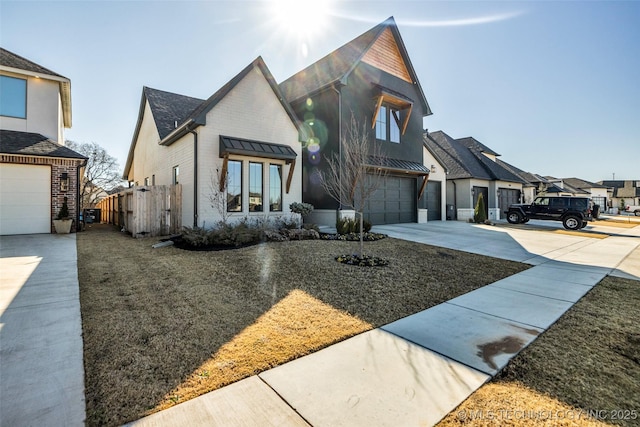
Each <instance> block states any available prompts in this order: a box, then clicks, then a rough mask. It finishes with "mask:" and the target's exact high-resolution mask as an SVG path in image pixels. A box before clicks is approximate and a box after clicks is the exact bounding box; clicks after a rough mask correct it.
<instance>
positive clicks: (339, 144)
mask: <svg viewBox="0 0 640 427" xmlns="http://www.w3.org/2000/svg"><path fill="white" fill-rule="evenodd" d="M331 89H333V90H335V91H336V93H337V94H338V156H339V157H338V158H339V159H340V166H339V171H340V175H342V92H341V91H339V90H338V89H336V87H335V85H332V86H331ZM340 181H341V182H342V176H340ZM341 210H342V191H340V200H339V201H338V211H341ZM338 215H339V214H338ZM337 219H338V218H336V220H337Z"/></svg>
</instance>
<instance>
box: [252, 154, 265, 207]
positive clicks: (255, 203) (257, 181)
mask: <svg viewBox="0 0 640 427" xmlns="http://www.w3.org/2000/svg"><path fill="white" fill-rule="evenodd" d="M262 193H263V189H262V163H253V162H250V163H249V212H262V210H263V208H262Z"/></svg>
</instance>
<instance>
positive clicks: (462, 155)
mask: <svg viewBox="0 0 640 427" xmlns="http://www.w3.org/2000/svg"><path fill="white" fill-rule="evenodd" d="M424 144H425V145H426V146H427V148H428V149H429V150H430V151H431V152H433V153H435V154H436V155H437V156H438V157H439V158H440V159H442V161H443V162H444V166H445V167H446V168H447V170H448V171H449V175H448V176H447V179H465V178H477V179H484V180H489V181H493V180H500V181H508V182H519V183H526V181H525V180H524V179H523V178H521V177H520V176H518V175H517V174H516V173H514V172H512V171H511V170H509V169H508V168H506V167H505V166H504V165H503V164H501V163H499V162H497V161H493V160H491V159H490V158H488V157H487V156H486V155H484V154H483V152H486V153H489V154H491V155H496V154H495V152H494V151H493V150H491V149H490V148H488V147H487V146H486V145H484V144H482V143H480V142H478V141H477V140H475V139H473V138H464V140H458V139H453V138H452V137H450V136H449V135H447V134H446V133H444V132H443V131H436V132H429V133H426V134H425V135H424Z"/></svg>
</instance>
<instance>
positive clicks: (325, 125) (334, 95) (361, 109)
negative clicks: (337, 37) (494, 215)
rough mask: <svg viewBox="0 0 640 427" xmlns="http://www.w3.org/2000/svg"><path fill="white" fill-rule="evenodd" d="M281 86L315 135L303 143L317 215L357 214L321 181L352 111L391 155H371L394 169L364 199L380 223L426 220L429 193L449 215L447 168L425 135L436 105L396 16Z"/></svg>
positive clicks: (307, 187)
mask: <svg viewBox="0 0 640 427" xmlns="http://www.w3.org/2000/svg"><path fill="white" fill-rule="evenodd" d="M280 88H281V90H282V92H283V94H284V95H285V97H286V99H287V101H288V102H289V103H290V104H291V106H292V108H293V110H294V111H295V112H296V114H297V116H298V117H299V119H300V120H303V121H304V127H305V128H306V129H307V130H308V135H307V136H310V138H309V139H307V140H306V141H305V144H304V147H303V155H302V163H303V166H304V171H303V184H302V191H303V200H304V201H305V202H308V203H311V204H313V205H314V206H315V210H314V212H313V214H312V218H311V221H312V222H315V223H318V224H326V225H333V224H335V221H336V218H337V217H340V216H341V215H344V216H351V215H353V211H348V210H347V209H345V207H344V206H341V204H340V203H339V202H338V201H336V200H335V199H333V198H332V197H330V195H329V194H328V193H326V192H325V191H324V190H323V188H322V185H321V176H322V174H326V173H327V172H328V159H330V158H332V157H333V156H334V153H338V155H340V153H341V150H342V149H343V144H347V143H348V138H345V135H346V134H347V132H348V131H349V127H350V126H351V121H352V118H354V119H355V121H356V124H357V127H358V128H359V129H363V128H364V129H365V131H366V133H367V134H368V137H369V138H370V140H371V146H372V147H373V146H377V147H378V148H379V149H380V151H382V153H383V154H384V160H383V161H380V159H379V158H373V157H370V158H369V159H368V163H369V164H368V165H367V166H368V167H370V168H371V169H378V168H381V169H385V170H386V171H387V173H386V176H385V177H384V179H383V182H382V183H381V185H380V188H379V189H378V190H377V191H376V192H375V193H374V194H373V195H372V196H371V198H370V199H369V200H368V203H367V204H366V206H364V216H365V218H367V219H368V220H369V221H371V222H372V223H373V224H385V223H401V222H424V221H426V220H427V218H428V216H429V213H428V207H429V205H428V204H427V197H425V194H427V193H428V194H430V196H431V199H432V200H436V201H437V203H434V204H432V206H433V207H432V209H431V210H432V211H433V212H432V215H433V217H434V218H436V219H440V218H441V217H442V212H441V211H442V210H443V207H444V203H442V200H444V199H443V197H444V196H443V192H442V190H441V188H442V187H444V184H443V183H444V181H445V175H444V168H443V167H442V166H441V165H435V164H434V162H436V160H435V159H433V158H432V157H430V158H429V159H425V156H426V155H427V153H426V152H425V147H424V145H423V137H422V134H423V132H424V131H423V118H424V117H425V116H428V115H430V114H431V109H430V108H429V104H428V103H427V100H426V98H425V95H424V93H423V90H422V87H421V86H420V83H419V81H418V76H417V74H416V72H415V70H414V68H413V66H412V65H411V61H410V59H409V55H408V53H407V50H406V47H405V45H404V43H403V41H402V37H401V36H400V32H399V31H398V27H397V26H396V23H395V21H394V19H393V18H389V19H387V20H386V21H384V22H382V23H381V24H379V25H377V26H375V27H373V28H372V29H370V30H369V31H367V32H365V33H364V34H362V35H360V36H359V37H357V38H355V39H353V40H352V41H350V42H348V43H347V44H345V45H344V46H342V47H340V48H338V49H336V50H335V51H333V52H331V53H330V54H328V55H327V56H325V57H323V58H322V59H320V60H319V61H317V62H315V63H314V64H311V65H310V66H308V67H307V68H305V69H304V70H302V71H300V72H298V73H296V74H294V75H293V76H291V77H290V78H288V79H287V80H285V81H284V82H282V83H281V84H280ZM425 161H426V162H427V163H428V164H427V163H425ZM432 165H433V167H432ZM432 169H433V170H434V171H436V170H438V171H440V172H439V173H440V175H438V177H439V178H438V179H440V180H441V181H436V180H434V179H429V174H430V172H431V170H432ZM439 184H442V185H439ZM345 211H346V212H345ZM439 211H440V212H439Z"/></svg>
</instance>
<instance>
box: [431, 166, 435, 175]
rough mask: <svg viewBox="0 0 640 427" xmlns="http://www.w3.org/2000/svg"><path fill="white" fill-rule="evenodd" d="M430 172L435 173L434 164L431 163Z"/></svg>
mask: <svg viewBox="0 0 640 427" xmlns="http://www.w3.org/2000/svg"><path fill="white" fill-rule="evenodd" d="M431 173H436V165H431Z"/></svg>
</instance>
